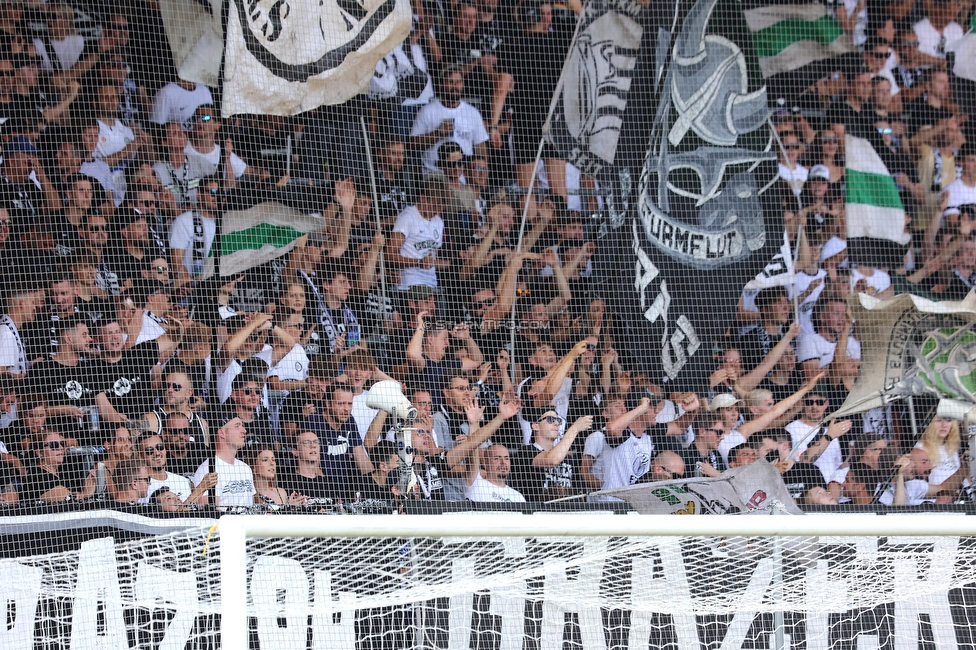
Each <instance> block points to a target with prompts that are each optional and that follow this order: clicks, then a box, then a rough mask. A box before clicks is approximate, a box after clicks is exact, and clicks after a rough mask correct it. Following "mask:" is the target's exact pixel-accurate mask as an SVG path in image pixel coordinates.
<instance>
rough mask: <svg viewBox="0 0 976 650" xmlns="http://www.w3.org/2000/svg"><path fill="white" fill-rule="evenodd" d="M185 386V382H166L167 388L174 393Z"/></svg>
mask: <svg viewBox="0 0 976 650" xmlns="http://www.w3.org/2000/svg"><path fill="white" fill-rule="evenodd" d="M184 388H186V386H184V385H183V384H177V383H176V382H175V381H174V382H170V383H168V384H166V390H171V391H173V392H174V393H178V392H180V391H181V390H183V389H184Z"/></svg>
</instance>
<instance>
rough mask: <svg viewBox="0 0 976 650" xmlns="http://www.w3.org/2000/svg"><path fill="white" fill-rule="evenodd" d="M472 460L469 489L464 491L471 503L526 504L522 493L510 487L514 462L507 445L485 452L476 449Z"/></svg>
mask: <svg viewBox="0 0 976 650" xmlns="http://www.w3.org/2000/svg"><path fill="white" fill-rule="evenodd" d="M472 458H473V459H474V462H472V463H470V464H469V465H468V479H467V488H466V489H465V491H464V495H465V497H467V499H468V500H469V501H484V502H492V503H525V497H524V496H522V493H521V492H519V491H518V490H516V489H515V488H512V487H509V485H508V477H509V475H511V472H512V461H511V457H510V456H509V453H508V449H507V448H506V447H505V445H500V444H495V445H492V446H491V447H488V448H487V449H485V450H484V452H482V450H480V449H476V450H475V451H474V453H473V454H472Z"/></svg>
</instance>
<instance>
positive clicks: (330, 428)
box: [307, 384, 373, 499]
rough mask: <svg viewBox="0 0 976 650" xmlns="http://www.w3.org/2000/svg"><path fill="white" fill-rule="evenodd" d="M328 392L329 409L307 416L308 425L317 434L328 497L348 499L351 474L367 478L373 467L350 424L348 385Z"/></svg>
mask: <svg viewBox="0 0 976 650" xmlns="http://www.w3.org/2000/svg"><path fill="white" fill-rule="evenodd" d="M330 392H331V399H330V400H329V404H328V408H327V409H326V410H325V411H324V412H323V413H316V414H314V415H310V416H308V419H307V422H308V427H309V429H310V430H312V431H314V432H316V433H317V434H318V439H319V443H320V446H321V458H322V471H323V472H324V473H325V476H326V478H328V480H329V485H330V487H329V496H331V497H332V498H341V499H345V498H348V497H349V496H350V487H351V486H352V483H351V482H350V479H351V478H352V477H353V476H354V473H355V474H368V473H369V472H371V471H372V470H373V466H372V465H371V464H370V462H369V458H368V457H367V456H366V451H365V449H363V445H362V442H361V441H360V439H359V431H358V430H357V429H356V424H355V422H353V420H352V391H351V390H350V388H349V385H348V384H333V385H332V388H331V391H330ZM356 482H358V481H356Z"/></svg>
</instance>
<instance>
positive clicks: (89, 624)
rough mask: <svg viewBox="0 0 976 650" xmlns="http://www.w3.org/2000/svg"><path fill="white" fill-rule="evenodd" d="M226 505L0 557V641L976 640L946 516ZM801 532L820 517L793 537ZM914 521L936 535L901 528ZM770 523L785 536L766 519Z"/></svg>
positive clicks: (973, 558)
mask: <svg viewBox="0 0 976 650" xmlns="http://www.w3.org/2000/svg"><path fill="white" fill-rule="evenodd" d="M231 519H234V520H238V521H228V520H227V519H225V520H224V521H223V522H222V523H221V524H220V528H219V531H218V533H217V534H216V535H214V536H213V538H212V539H211V540H210V541H209V544H208V545H207V533H206V531H205V530H204V529H195V530H190V531H184V532H181V533H174V534H170V535H162V536H157V537H154V538H150V539H146V540H143V541H138V542H130V543H124V544H113V542H112V540H111V539H109V538H105V539H99V540H95V541H92V542H87V543H85V544H84V545H83V546H82V547H81V549H80V550H79V551H77V552H71V553H64V554H58V555H50V556H39V557H27V558H21V559H19V560H17V561H4V562H3V563H0V602H5V603H6V612H7V613H6V616H7V624H6V626H5V627H4V628H2V629H0V645H2V647H3V648H5V649H16V650H21V649H24V650H27V649H30V650H34V649H35V648H62V647H63V648H68V647H70V648H73V649H77V650H87V649H89V648H92V649H93V648H135V647H139V648H143V647H152V648H157V647H158V648H217V647H223V648H227V649H230V648H235V649H246V648H264V649H268V648H275V649H292V648H295V649H306V648H315V649H320V648H321V649H324V648H330V649H343V650H365V649H369V650H374V649H376V650H379V649H383V650H386V649H390V650H398V649H403V648H418V649H419V648H425V649H427V648H429V649H432V650H433V649H445V650H448V649H451V650H453V649H459V650H466V649H479V650H480V649H486V650H487V649H493V650H521V649H530V648H537V649H540V650H546V649H555V648H580V649H584V648H585V649H588V650H602V649H607V648H629V649H631V650H648V649H650V648H675V649H686V648H687V649H698V648H764V649H765V648H811V649H813V648H823V649H827V648H837V649H840V648H899V649H902V648H906V649H907V648H912V649H916V648H939V649H940V650H941V649H945V648H959V647H972V643H973V641H974V639H973V626H972V624H971V621H972V619H973V616H976V593H974V592H976V588H974V584H976V569H974V567H976V544H974V543H973V540H972V538H970V537H966V536H961V534H963V533H965V532H967V531H968V530H969V529H971V528H972V525H971V524H970V523H969V521H968V519H967V518H964V517H962V518H957V517H950V518H949V520H950V521H953V522H954V523H951V524H949V525H948V526H947V525H945V524H936V525H931V524H930V523H929V522H932V521H933V520H932V518H931V517H920V516H917V515H916V516H910V515H909V516H905V517H883V518H881V517H879V518H874V517H858V518H851V517H844V516H840V517H838V516H829V515H825V516H809V517H760V516H757V517H725V518H715V517H669V518H662V517H656V516H651V517H632V516H585V515H574V516H571V517H568V516H557V515H548V516H533V517H529V516H520V515H494V516H488V515H478V516H471V515H458V516H442V517H411V518H409V521H408V520H407V518H404V517H396V516H387V517H359V518H355V517H330V518H321V517H266V516H265V517H244V518H241V517H234V518H231ZM240 520H243V522H241V521H240ZM864 520H867V523H866V524H865V522H864ZM397 530H399V531H400V532H399V533H397V532H395V531H397ZM709 530H710V531H711V533H710V534H702V533H703V532H705V531H709ZM817 530H820V531H824V532H829V533H837V534H836V535H833V534H832V535H829V536H828V535H820V536H809V533H811V531H817ZM924 530H929V531H932V532H936V533H953V534H951V535H945V534H940V535H938V536H928V537H919V536H905V535H906V534H907V533H911V532H921V531H924ZM663 531H668V534H667V536H660V535H659V534H658V535H657V536H654V533H660V532H663ZM678 532H687V533H697V534H695V535H685V536H679V535H676V534H672V533H678ZM723 532H724V533H727V534H723V535H721V536H716V535H719V534H720V533H723ZM759 532H765V533H770V534H772V535H765V536H753V535H754V534H756V533H759ZM788 532H795V533H803V534H802V535H792V536H778V535H783V534H784V533H788ZM852 532H862V533H865V534H868V535H869V536H858V537H852V536H851V535H850V534H851V533H852ZM737 533H744V534H746V536H738V535H737ZM330 535H331V536H330ZM205 545H207V546H206V547H205Z"/></svg>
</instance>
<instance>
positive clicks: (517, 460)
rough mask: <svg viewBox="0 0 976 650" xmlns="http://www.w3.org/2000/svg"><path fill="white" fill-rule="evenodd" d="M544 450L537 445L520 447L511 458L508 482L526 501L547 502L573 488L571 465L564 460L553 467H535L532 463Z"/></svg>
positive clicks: (567, 459) (566, 459) (570, 462)
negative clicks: (510, 471)
mask: <svg viewBox="0 0 976 650" xmlns="http://www.w3.org/2000/svg"><path fill="white" fill-rule="evenodd" d="M543 451H544V450H543V449H542V447H540V446H539V445H537V444H534V445H532V446H528V447H522V448H521V449H519V450H518V451H516V452H515V453H514V454H512V455H511V458H512V473H511V475H510V479H509V482H510V484H511V486H512V487H513V488H515V489H516V490H518V491H519V492H521V493H522V496H524V497H525V500H526V501H548V500H549V499H554V498H558V497H561V496H564V494H563V492H564V491H566V492H568V491H569V490H571V489H572V487H573V464H572V461H571V460H570V457H569V455H568V454H567V456H566V458H564V459H563V461H562V462H561V463H559V464H558V465H556V466H555V467H535V466H533V465H532V461H534V460H535V457H536V456H538V455H539V454H540V453H542V452H543Z"/></svg>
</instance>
